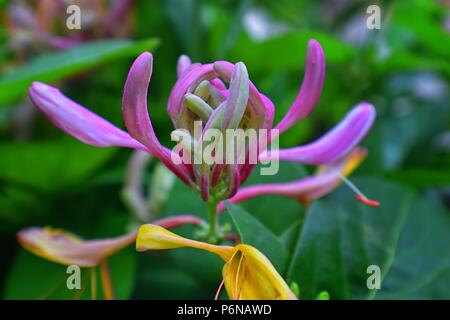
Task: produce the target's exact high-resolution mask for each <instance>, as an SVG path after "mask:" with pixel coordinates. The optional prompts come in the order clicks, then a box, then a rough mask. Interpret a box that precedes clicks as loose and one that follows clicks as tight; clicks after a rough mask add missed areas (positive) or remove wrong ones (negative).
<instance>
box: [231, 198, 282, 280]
mask: <svg viewBox="0 0 450 320" xmlns="http://www.w3.org/2000/svg"><path fill="white" fill-rule="evenodd" d="M225 205H226V207H227V209H228V213H229V214H230V216H231V218H232V220H233V222H234V225H235V227H236V231H237V232H238V234H239V237H240V239H241V242H242V243H245V244H249V245H251V246H254V247H255V248H257V249H258V250H260V251H261V252H262V253H264V255H266V257H267V258H268V259H269V260H270V261H271V262H272V264H273V265H274V266H275V268H276V269H277V270H278V272H283V271H284V269H285V266H286V260H287V250H286V248H285V247H284V245H283V244H282V243H281V241H280V239H278V238H277V237H276V236H275V235H274V234H273V233H272V232H271V231H270V230H268V229H267V228H266V227H265V226H264V225H263V224H262V223H261V222H259V221H258V220H256V219H255V218H254V217H253V216H252V215H250V214H249V213H248V212H246V211H244V210H242V209H241V208H239V207H238V206H236V205H233V204H231V203H229V202H225Z"/></svg>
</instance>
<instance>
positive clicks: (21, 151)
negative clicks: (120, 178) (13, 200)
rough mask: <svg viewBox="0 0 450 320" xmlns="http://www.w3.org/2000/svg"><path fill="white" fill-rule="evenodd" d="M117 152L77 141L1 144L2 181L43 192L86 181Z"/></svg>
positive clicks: (113, 149)
mask: <svg viewBox="0 0 450 320" xmlns="http://www.w3.org/2000/svg"><path fill="white" fill-rule="evenodd" d="M116 151H117V149H115V148H94V147H91V146H87V145H85V144H82V143H80V142H78V141H74V140H72V139H71V140H69V139H62V140H60V141H51V142H6V143H2V144H0V154H1V155H2V156H1V157H0V167H1V168H2V170H0V180H6V181H8V182H11V183H15V184H18V185H23V186H27V187H29V188H33V189H36V190H40V191H53V190H56V189H58V188H61V187H63V186H68V185H72V184H75V183H78V182H82V181H85V179H86V178H88V177H89V176H90V175H92V174H93V173H94V172H95V171H96V170H97V169H99V168H100V167H101V166H102V165H103V164H105V162H106V161H107V160H108V159H110V158H111V156H112V155H113V154H114V153H115V152H116Z"/></svg>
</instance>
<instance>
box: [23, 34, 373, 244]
mask: <svg viewBox="0 0 450 320" xmlns="http://www.w3.org/2000/svg"><path fill="white" fill-rule="evenodd" d="M152 64H153V56H152V54H151V53H149V52H144V53H143V54H141V55H140V56H139V57H138V58H137V59H136V60H135V62H134V63H133V65H132V66H131V69H130V71H129V73H128V77H127V80H126V82H125V88H124V91H123V99H122V111H123V117H124V122H125V126H126V127H127V129H128V133H127V132H125V131H123V130H121V129H119V128H117V127H115V126H114V125H112V124H111V123H110V122H108V121H106V120H105V119H103V118H101V117H99V116H98V115H96V114H94V113H92V112H91V111H89V110H87V109H85V108H84V107H82V106H80V105H79V104H77V103H75V102H74V101H72V100H70V99H68V98H67V97H65V96H64V95H63V94H62V93H61V92H60V91H59V90H58V89H56V88H54V87H51V86H49V85H47V84H44V83H40V82H34V83H33V84H32V85H31V87H30V89H29V93H30V98H31V100H32V101H33V102H34V104H35V105H36V106H37V107H38V108H39V109H40V110H41V111H42V112H43V113H45V114H46V115H47V117H48V118H49V119H50V120H51V121H52V122H53V123H54V124H55V125H56V126H57V127H59V128H60V129H61V130H63V131H65V132H67V133H68V134H70V135H72V136H73V137H75V138H77V139H78V140H80V141H82V142H84V143H87V144H90V145H93V146H97V147H108V146H121V147H128V148H133V149H137V150H142V151H144V152H148V153H150V154H151V155H153V156H155V157H156V158H158V159H160V160H161V161H162V162H163V163H164V164H165V165H166V166H167V167H168V168H169V169H170V170H171V171H172V172H173V173H174V174H175V175H176V176H177V177H179V178H180V179H181V180H182V181H183V182H184V183H186V184H188V185H189V186H190V187H192V188H194V189H196V190H198V191H199V192H200V194H201V197H202V198H203V200H204V201H205V202H207V203H208V208H209V217H210V225H211V227H210V236H211V237H213V236H214V235H216V231H217V230H216V229H215V228H216V227H215V224H216V222H215V220H214V219H215V214H216V212H215V210H216V206H217V203H219V202H220V201H221V200H224V199H227V198H232V197H233V196H234V195H235V194H236V192H237V191H238V189H239V186H240V185H241V184H242V183H243V182H245V181H246V179H247V178H248V177H249V175H250V173H251V172H252V170H253V168H254V167H255V165H256V164H257V162H258V161H267V160H274V159H275V160H277V159H281V160H286V161H294V162H298V163H304V164H310V165H323V164H329V163H333V162H335V161H338V160H339V159H341V158H342V157H344V156H345V155H346V154H348V153H349V152H350V151H351V150H352V149H353V148H354V147H355V146H356V145H358V144H359V142H360V141H361V140H362V139H363V138H364V136H365V135H366V134H367V132H368V131H369V129H370V127H371V126H372V124H373V122H374V119H375V108H374V107H373V106H372V105H371V104H369V103H365V102H364V103H360V104H358V105H357V106H356V107H354V108H353V109H352V110H351V111H350V112H349V113H348V115H347V116H346V117H345V118H344V119H343V120H342V121H341V122H340V123H339V124H338V125H336V126H335V127H334V128H333V129H332V130H331V131H330V132H329V133H327V134H326V135H325V136H323V137H322V138H320V139H318V140H317V141H315V142H312V143H309V144H307V145H305V146H300V147H295V148H290V149H285V150H283V149H281V150H275V151H274V150H269V149H267V147H268V145H269V143H270V141H272V140H273V139H275V138H276V137H278V135H279V134H281V133H283V132H284V131H286V130H287V129H289V128H290V127H292V126H293V125H294V124H296V123H297V122H298V121H300V120H302V119H304V118H305V117H307V116H308V115H309V114H310V113H311V112H312V110H313V109H314V107H315V105H316V103H317V101H318V99H319V96H320V94H321V91H322V86H323V81H324V76H325V58H324V53H323V50H322V48H321V46H320V44H319V43H318V42H317V41H315V40H311V41H310V42H309V43H308V48H307V55H306V68H305V76H304V80H303V83H302V85H301V88H300V90H299V92H298V95H297V97H296V98H295V100H294V103H293V104H292V106H291V108H290V109H289V111H288V112H287V114H286V115H285V117H284V118H283V119H282V120H281V121H280V122H279V123H278V124H277V125H276V126H275V127H274V128H272V125H273V119H274V104H273V103H272V102H271V101H270V99H269V98H268V97H266V96H265V95H263V94H262V93H260V92H259V91H258V89H257V88H256V86H255V85H254V84H253V83H252V82H251V81H250V80H249V76H248V72H247V69H246V67H245V64H244V63H242V62H238V63H236V64H232V63H230V62H226V61H216V62H214V63H209V64H200V63H191V61H190V59H189V58H188V57H187V56H182V57H181V58H180V59H179V62H178V66H177V73H178V80H177V82H176V83H175V85H174V87H173V88H172V91H171V94H170V97H169V100H168V105H167V112H168V115H169V117H170V119H171V121H172V123H173V125H174V128H175V130H174V131H173V132H172V134H171V136H172V138H174V139H176V140H177V141H178V142H179V144H178V145H177V147H179V148H178V149H177V148H175V149H174V150H170V149H168V148H166V147H164V146H162V145H161V143H160V142H159V140H158V138H157V136H156V134H155V132H154V130H153V126H152V123H151V120H150V117H149V114H148V109H147V90H148V85H149V82H150V78H151V74H152ZM226 84H229V85H228V88H227V86H226ZM198 129H199V130H198ZM213 130H219V131H220V132H224V131H226V130H232V131H233V130H234V131H239V130H242V131H243V132H244V133H246V132H249V131H250V130H254V131H256V132H257V140H256V141H257V143H256V144H252V143H250V144H248V145H245V144H244V147H241V148H239V141H238V147H237V153H236V154H235V153H234V152H232V153H231V154H233V159H232V161H231V163H230V162H226V161H225V162H224V160H226V159H224V158H227V159H228V149H226V151H227V152H226V154H225V153H223V152H222V153H221V150H220V148H218V147H217V145H216V144H214V143H211V140H209V141H208V140H207V136H208V133H209V132H211V131H213ZM264 130H266V131H268V134H266V135H263V134H262V133H261V132H265V131H264ZM196 131H197V132H198V131H200V133H199V134H197V132H196ZM224 140H225V142H224V145H225V146H227V148H228V146H229V145H230V143H231V145H232V148H236V146H235V145H233V141H232V139H231V140H230V139H228V137H225V138H224ZM238 140H239V139H238ZM241 140H244V139H241ZM241 142H242V141H241ZM255 145H256V152H257V153H256V159H254V160H255V162H252V161H251V156H250V154H251V152H250V151H251V150H250V147H253V148H254V147H255ZM211 146H212V147H211ZM206 150H208V151H209V153H210V155H211V156H214V159H213V161H212V162H211V163H208V162H207V161H202V162H200V164H199V165H197V164H196V163H195V161H194V163H192V162H190V160H192V158H196V156H197V155H198V153H199V151H200V153H201V154H203V153H205V152H206ZM232 150H233V149H232ZM222 151H223V150H222ZM192 156H193V157H192ZM241 156H243V158H244V162H242V163H241V162H238V161H237V159H238V158H241ZM186 159H188V161H186ZM189 159H190V160H189ZM217 160H218V161H217ZM358 199H360V200H362V201H363V202H365V203H370V200H369V199H367V198H366V197H364V196H362V195H359V196H358Z"/></svg>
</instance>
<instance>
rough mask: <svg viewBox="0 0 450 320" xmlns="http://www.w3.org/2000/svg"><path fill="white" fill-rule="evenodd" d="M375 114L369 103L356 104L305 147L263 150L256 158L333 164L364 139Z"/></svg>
mask: <svg viewBox="0 0 450 320" xmlns="http://www.w3.org/2000/svg"><path fill="white" fill-rule="evenodd" d="M375 114H376V112H375V108H374V107H373V106H372V105H371V104H369V103H366V102H363V103H360V104H359V105H357V106H356V107H354V108H353V109H352V110H351V111H350V112H349V113H348V114H347V116H346V117H345V118H344V120H342V121H341V122H340V123H339V124H338V125H336V126H335V127H334V128H333V129H332V130H331V131H329V132H328V133H327V134H326V135H324V136H323V137H322V138H320V139H319V140H317V141H315V142H312V143H310V144H307V145H305V146H300V147H295V148H290V149H282V150H276V151H272V152H269V151H264V152H263V153H261V154H260V156H259V159H260V160H269V159H272V160H273V159H278V160H286V161H292V162H299V163H305V164H312V165H319V164H325V163H331V162H334V161H336V160H338V159H340V158H341V157H343V156H345V155H346V154H347V153H348V152H349V151H350V150H351V149H353V148H354V147H355V146H356V145H357V144H358V143H359V142H360V141H361V140H362V139H363V138H364V137H365V135H366V134H367V133H368V131H369V129H370V128H371V127H372V124H373V122H374V120H375Z"/></svg>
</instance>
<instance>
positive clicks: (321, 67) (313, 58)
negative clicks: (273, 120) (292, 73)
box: [276, 40, 325, 133]
mask: <svg viewBox="0 0 450 320" xmlns="http://www.w3.org/2000/svg"><path fill="white" fill-rule="evenodd" d="M324 79H325V55H324V53H323V49H322V47H321V46H320V44H319V42H317V41H316V40H310V41H309V43H308V49H307V53H306V68H305V75H304V77H303V83H302V86H301V88H300V91H299V92H298V94H297V97H296V98H295V100H294V103H293V104H292V106H291V107H290V109H289V111H288V113H287V114H286V115H285V116H284V118H283V119H282V120H281V121H280V123H278V125H277V126H276V128H277V129H279V130H280V133H282V132H284V131H286V130H287V129H289V128H290V127H292V126H293V125H294V124H296V123H297V122H298V121H300V120H301V119H303V118H305V117H307V116H308V115H309V114H310V113H311V112H312V111H313V109H314V107H315V105H316V104H317V101H318V100H319V98H320V94H321V93H322V87H323V81H324Z"/></svg>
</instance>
